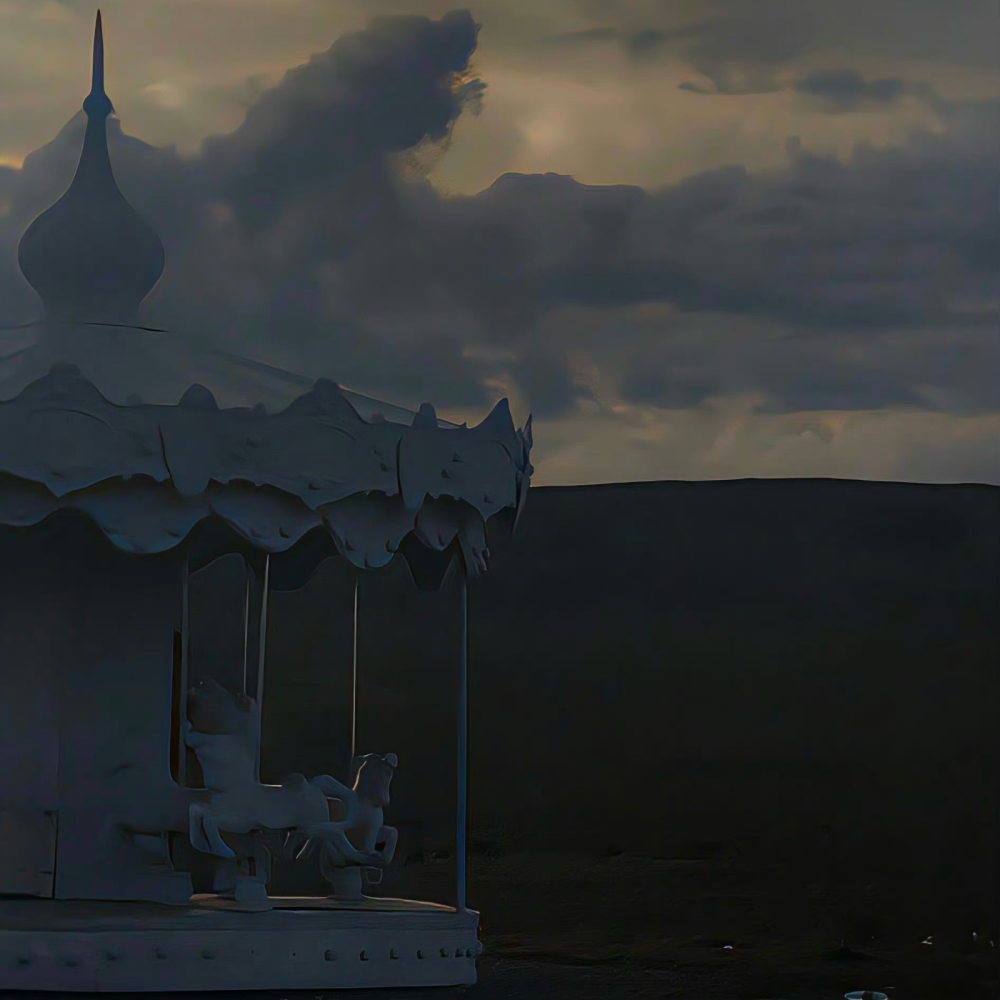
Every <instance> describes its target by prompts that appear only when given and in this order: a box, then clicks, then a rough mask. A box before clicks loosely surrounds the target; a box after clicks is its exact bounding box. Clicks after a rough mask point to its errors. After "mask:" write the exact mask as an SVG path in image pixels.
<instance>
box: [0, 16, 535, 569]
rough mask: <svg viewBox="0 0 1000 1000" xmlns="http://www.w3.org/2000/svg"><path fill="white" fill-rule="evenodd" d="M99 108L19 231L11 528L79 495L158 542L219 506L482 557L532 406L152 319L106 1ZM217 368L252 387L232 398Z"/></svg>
mask: <svg viewBox="0 0 1000 1000" xmlns="http://www.w3.org/2000/svg"><path fill="white" fill-rule="evenodd" d="M84 111H85V112H86V115H87V119H88V121H87V133H86V136H85V138H84V145H83V151H82V153H81V156H80V162H79V166H78V169H77V173H76V177H75V179H74V181H73V183H72V185H71V186H70V188H69V190H68V191H67V192H66V194H65V195H64V196H63V198H62V199H60V200H59V201H58V202H57V203H56V204H55V205H54V206H53V207H52V208H51V209H49V210H47V211H46V212H43V213H42V215H40V216H39V217H38V219H36V220H35V222H34V223H32V225H31V226H30V227H29V228H28V230H27V232H26V233H25V234H24V237H23V239H22V241H21V245H20V250H19V261H20V264H21V266H22V269H23V271H24V274H25V276H26V277H27V278H28V279H29V282H30V283H31V284H32V286H33V287H34V288H35V289H36V291H38V292H39V294H40V296H41V298H42V301H43V304H44V307H45V319H44V320H43V321H41V322H38V323H33V324H27V325H26V326H25V327H24V328H23V329H21V328H13V329H14V332H17V333H18V334H19V335H20V334H23V335H24V336H25V339H26V342H25V343H23V344H19V345H18V346H17V348H16V349H14V350H11V351H7V352H5V354H4V355H2V356H0V362H2V364H0V526H3V525H6V526H10V527H30V526H32V525H36V524H39V523H41V522H42V521H45V520H46V519H47V518H49V517H50V516H51V515H53V514H55V513H56V512H58V511H65V510H72V511H77V512H82V513H84V514H86V515H88V516H89V517H90V518H91V519H92V520H93V521H94V522H95V523H96V524H97V525H98V526H99V527H100V529H101V530H102V531H103V532H104V534H105V535H106V536H107V538H108V539H110V540H111V542H113V543H114V545H116V546H117V547H118V548H120V549H123V550H125V551H129V552H136V553H155V552H163V551H166V550H167V549H170V548H173V547H174V546H176V545H178V544H179V543H180V542H181V541H183V540H184V539H185V538H187V537H188V535H189V534H190V533H191V531H192V530H193V529H194V527H195V526H196V525H198V524H200V523H201V522H203V521H205V520H206V519H208V518H210V517H215V518H217V519H221V520H222V521H223V522H225V523H226V524H228V525H229V527H230V528H231V529H233V530H234V531H235V532H236V533H237V534H238V535H240V536H242V538H243V539H244V540H245V541H247V542H249V543H250V544H251V545H252V546H253V547H255V548H256V549H258V550H261V551H265V552H273V553H278V552H284V551H287V550H289V549H291V548H292V547H294V546H295V545H296V543H297V542H299V541H300V540H301V539H303V538H304V536H305V535H307V534H309V533H310V532H312V531H313V530H314V529H316V528H324V529H326V531H327V532H328V534H329V536H332V538H333V541H334V543H335V545H336V547H337V549H338V550H339V551H340V552H341V553H342V554H343V555H344V556H345V557H346V558H347V559H349V560H350V561H351V562H352V563H354V564H355V565H356V566H359V567H369V568H374V567H378V566H383V565H385V564H386V563H388V562H389V561H390V560H391V559H392V557H393V554H394V553H395V552H396V551H398V550H399V549H400V547H401V546H402V545H403V543H404V541H405V540H406V539H407V538H409V537H410V536H411V535H412V536H415V537H416V538H417V539H419V540H420V541H421V542H423V543H424V544H425V545H426V546H428V547H429V548H430V549H434V550H437V551H440V552H443V551H444V550H445V549H448V548H449V547H450V546H452V545H454V544H455V543H456V542H457V543H458V545H459V546H460V547H461V549H462V552H463V556H464V562H465V565H466V567H467V569H468V571H470V572H472V573H475V572H477V571H481V570H483V569H485V566H486V558H487V555H488V553H487V548H486V531H485V523H486V520H487V519H488V518H489V517H491V516H492V515H493V514H495V513H497V512H498V511H500V510H502V509H504V508H516V509H518V510H520V505H521V504H523V502H524V498H525V495H526V492H527V489H528V485H529V482H530V478H531V472H532V469H531V464H530V462H529V452H530V450H531V421H530V419H529V421H528V424H527V425H526V426H525V428H524V429H523V430H521V431H517V430H515V428H514V424H513V421H512V420H511V415H510V410H509V409H508V406H507V401H506V400H502V401H501V402H499V403H498V404H497V405H496V406H495V407H494V409H493V411H492V413H490V415H489V416H488V417H487V418H486V419H485V420H484V421H483V422H482V423H481V424H479V425H478V426H477V427H471V428H470V427H467V426H465V425H462V426H461V427H456V426H455V425H454V424H449V423H448V422H447V421H443V420H439V419H438V417H437V415H436V414H435V412H434V409H433V407H431V406H429V405H428V404H424V405H423V406H421V407H420V409H419V411H418V412H414V411H412V410H407V409H405V408H402V407H398V406H392V405H390V404H385V403H381V402H379V401H378V400H376V399H373V398H371V397H369V396H366V395H362V394H360V393H356V392H352V391H350V390H345V389H342V388H340V387H339V386H338V385H336V384H335V383H333V382H332V381H329V380H327V379H320V380H319V381H316V382H312V381H311V380H308V379H305V378H303V377H302V376H299V375H295V374H294V373H291V372H288V371H285V370H284V369H281V368H276V367H274V366H271V365H268V364H265V363H263V362H261V361H255V360H253V359H250V358H246V357H243V356H241V355H238V354H232V353H227V352H223V351H210V350H206V349H205V348H204V346H202V345H201V344H200V343H197V342H198V341H200V339H201V338H193V337H187V338H184V337H177V336H171V335H167V336H160V335H161V334H166V331H163V330H157V329H153V328H148V327H143V326H139V325H138V323H137V319H136V310H137V308H138V306H139V304H140V302H141V300H142V299H143V297H144V296H145V295H146V293H147V292H148V291H149V290H150V288H152V286H153V285H154V284H155V282H156V280H157V279H158V278H159V275H160V272H161V271H162V268H163V250H162V246H161V244H160V242H159V238H158V237H157V236H156V234H155V233H154V232H153V231H152V230H151V229H150V228H149V227H148V226H147V225H146V224H145V223H144V222H143V221H142V220H141V219H140V218H139V216H138V215H137V214H136V213H135V211H134V210H133V209H132V207H131V206H130V205H129V204H128V203H127V202H126V201H125V199H124V198H123V197H122V196H121V194H120V193H119V191H118V188H117V186H116V184H115V180H114V175H113V172H112V169H111V162H110V159H109V157H108V148H107V119H108V115H109V114H111V112H112V111H113V108H112V105H111V101H110V99H109V98H108V97H107V95H106V94H105V91H104V41H103V32H102V28H101V21H100V15H98V19H97V25H96V29H95V35H94V61H93V72H92V80H91V91H90V94H89V95H88V96H87V99H86V100H85V101H84ZM150 334H153V336H150ZM84 372H85V373H86V374H84ZM195 380H197V383H198V384H194V385H191V382H192V381H195ZM203 382H208V383H210V384H211V385H212V386H213V388H214V389H215V390H216V391H217V392H219V394H220V396H221V397H222V398H223V399H224V401H225V402H227V403H239V404H242V405H234V406H231V407H228V408H221V407H220V406H219V405H218V403H217V401H216V397H215V396H214V395H213V394H212V392H211V391H210V390H209V389H208V388H206V387H205V386H204V385H203V384H201V383H203ZM185 389H186V391H184V390H185ZM182 392H183V395H181V393H182ZM178 397H180V401H179V402H177V403H175V401H176V400H177V399H178ZM258 400H266V404H267V406H268V407H270V409H271V411H272V412H268V410H267V409H265V405H264V402H257V401H258ZM250 403H256V405H252V406H251V405H247V404H250ZM411 568H412V567H411Z"/></svg>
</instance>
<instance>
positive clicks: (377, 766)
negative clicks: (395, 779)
mask: <svg viewBox="0 0 1000 1000" xmlns="http://www.w3.org/2000/svg"><path fill="white" fill-rule="evenodd" d="M355 763H356V765H357V778H356V779H355V781H354V791H355V794H356V795H357V796H358V799H359V800H360V801H362V802H368V803H371V805H374V806H387V805H388V804H389V785H390V784H392V776H393V774H394V773H395V771H396V768H397V767H398V765H399V761H398V759H397V758H396V755H395V754H394V753H387V754H386V755H385V756H384V757H383V756H381V755H380V754H377V753H369V754H365V756H364V757H359V758H358V759H357V761H356V762H355Z"/></svg>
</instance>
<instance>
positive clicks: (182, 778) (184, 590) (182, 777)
mask: <svg viewBox="0 0 1000 1000" xmlns="http://www.w3.org/2000/svg"><path fill="white" fill-rule="evenodd" d="M181 574H182V575H181V651H180V652H181V656H180V660H181V662H180V677H179V678H178V682H177V686H178V690H177V692H176V698H177V715H178V721H179V723H180V727H179V729H178V731H177V734H176V736H177V784H178V785H180V786H181V788H184V787H186V786H187V746H186V744H185V743H184V736H183V733H184V724H185V723H186V722H187V695H188V686H189V681H188V648H189V646H190V645H191V599H190V587H189V583H188V582H189V580H190V578H191V564H190V562H189V560H188V558H187V556H185V558H184V565H183V566H182V567H181Z"/></svg>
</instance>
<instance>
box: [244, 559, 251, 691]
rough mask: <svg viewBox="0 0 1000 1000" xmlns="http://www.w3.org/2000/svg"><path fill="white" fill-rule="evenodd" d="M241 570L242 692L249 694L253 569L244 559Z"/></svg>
mask: <svg viewBox="0 0 1000 1000" xmlns="http://www.w3.org/2000/svg"><path fill="white" fill-rule="evenodd" d="M243 571H244V573H245V574H246V586H245V587H244V588H243V693H244V694H245V695H249V694H250V689H249V687H248V686H247V681H249V680H250V662H249V661H250V577H251V574H252V573H253V570H252V569H251V568H250V563H249V562H247V561H246V560H245V559H244V561H243Z"/></svg>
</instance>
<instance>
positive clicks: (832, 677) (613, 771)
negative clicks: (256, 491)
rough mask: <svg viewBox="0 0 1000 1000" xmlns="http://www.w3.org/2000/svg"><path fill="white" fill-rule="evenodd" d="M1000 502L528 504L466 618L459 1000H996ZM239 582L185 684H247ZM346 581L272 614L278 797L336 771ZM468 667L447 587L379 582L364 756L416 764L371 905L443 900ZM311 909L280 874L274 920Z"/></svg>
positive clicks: (691, 487) (619, 491)
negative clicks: (466, 926) (298, 904)
mask: <svg viewBox="0 0 1000 1000" xmlns="http://www.w3.org/2000/svg"><path fill="white" fill-rule="evenodd" d="M998 499H1000V491H998V490H997V489H996V488H992V487H983V486H909V485H902V484H878V483H858V482H841V481H827V480H808V481H775V480H771V481H740V482H729V483H690V484H689V483H652V484H638V485H617V486H606V487H579V488H548V489H533V490H532V492H531V496H530V498H529V501H528V510H527V511H526V514H525V517H524V520H523V522H522V527H521V529H520V530H519V533H518V537H517V538H516V539H514V540H513V541H512V540H511V539H510V538H509V532H505V531H503V530H498V531H494V532H493V534H492V536H491V547H492V549H493V552H494V559H493V565H492V567H491V572H490V574H489V575H488V576H487V577H485V578H483V579H479V580H476V581H474V582H473V584H472V585H471V587H470V594H469V608H470V616H471V624H470V646H471V649H470V657H469V671H470V754H471V756H470V825H471V837H472V841H471V845H472V848H473V856H472V859H471V865H470V867H471V872H470V885H469V902H470V905H472V906H473V907H475V908H477V909H479V910H481V912H482V936H483V940H484V942H485V945H486V949H487V950H486V954H485V956H484V958H483V959H482V961H481V963H480V971H481V982H480V984H479V985H478V986H476V987H474V988H471V989H469V990H467V991H465V994H466V995H468V996H470V997H500V996H514V997H516V996H524V997H529V996H530V997H543V996H549V997H555V996H567V997H569V996H573V997H598V996H601V997H605V996H606V997H624V996H643V997H646V996H648V997H654V996H655V997H660V996H663V997H666V996H676V997H698V998H706V1000H708V998H717V997H718V998H729V997H731V998H743V997H746V998H758V1000H763V998H774V1000H780V998H785V1000H795V998H802V1000H805V998H819V997H840V996H843V994H844V993H845V992H847V990H849V989H868V988H875V989H879V988H881V989H883V990H884V991H885V992H886V993H888V994H889V995H890V996H891V997H893V998H894V1000H896V998H898V1000H914V998H926V1000H938V998H950V1000H961V998H967V997H983V998H986V997H989V998H995V997H996V996H997V962H996V951H995V948H994V947H992V946H991V944H990V941H991V940H992V941H994V942H995V941H996V940H997V923H998V917H997V900H998V881H997V843H998V842H997V827H998V811H1000V810H998V803H1000V797H998V768H997V764H998V744H997V726H996V720H997V707H998V677H1000V670H998V664H1000V655H998V654H1000V644H998V637H1000V631H998V628H997V626H998V624H1000V615H998V611H1000V572H998V571H1000V520H998V514H1000V507H998ZM232 558H233V559H236V564H237V565H239V560H238V559H237V558H236V557H232ZM212 574H215V576H214V578H213V577H212ZM225 576H226V570H225V566H224V565H223V564H222V563H217V564H216V565H215V567H213V568H211V569H210V570H209V571H207V572H206V575H205V576H203V577H202V578H201V579H200V580H199V579H195V580H194V581H193V582H192V586H191V602H192V615H193V616H194V617H193V620H192V653H191V665H192V672H193V674H194V675H195V676H196V675H197V674H198V673H199V671H200V672H202V673H204V672H207V671H208V670H209V669H211V670H212V671H213V672H215V673H217V674H221V676H219V679H220V680H222V681H223V682H226V680H227V678H226V676H225V674H226V671H227V670H229V669H230V668H232V670H231V672H239V671H241V670H242V666H241V659H240V658H241V653H240V642H241V639H242V622H241V618H240V610H239V609H240V603H239V602H240V595H241V593H242V591H241V586H242V584H240V582H239V581H238V579H236V578H235V577H234V578H233V579H232V580H230V583H231V584H232V585H233V586H232V588H231V589H232V594H231V595H228V596H226V595H227V594H228V592H227V591H225V590H218V589H216V588H218V587H219V586H220V585H221V584H224V583H225ZM352 580H353V577H352V575H351V572H350V571H349V570H348V569H347V568H346V567H345V565H344V564H343V563H342V562H341V561H340V560H337V559H333V560H330V561H328V562H327V563H325V564H323V566H322V567H321V569H320V570H319V571H318V572H317V573H316V575H315V576H314V577H313V579H312V581H311V582H310V584H309V585H308V586H307V587H306V588H305V589H304V590H300V591H296V592H293V593H283V594H275V595H274V597H273V600H272V605H271V611H270V618H269V640H268V656H267V663H268V672H267V678H266V684H265V697H264V721H263V738H264V747H263V766H264V771H265V774H264V777H265V778H266V779H270V780H275V779H278V778H280V777H282V776H283V775H285V774H287V773H289V772H291V771H302V772H305V773H307V774H313V773H319V772H323V771H328V772H330V773H334V774H342V773H343V771H344V768H345V764H346V760H347V756H348V732H349V672H350V655H351V620H352V601H353V594H352ZM210 592H213V593H214V597H213V598H212V600H209V598H208V594H209V593H210ZM459 635H460V633H459V623H458V592H457V589H456V586H455V581H454V580H452V581H451V584H450V585H449V586H448V587H447V588H446V589H445V591H444V592H442V593H439V594H427V593H422V592H418V591H416V590H415V589H414V587H413V586H412V583H411V582H410V580H409V577H408V575H407V571H406V568H405V566H403V565H402V564H401V562H400V561H397V563H394V565H393V566H391V567H390V568H388V569H387V570H384V571H376V572H374V573H370V574H367V575H366V576H364V578H363V579H362V581H361V591H360V639H359V663H360V718H359V750H360V751H363V752H367V751H373V750H378V751H380V752H386V751H389V750H392V751H395V752H396V753H397V754H398V755H399V757H400V767H399V770H398V774H397V776H396V779H395V782H394V785H393V802H392V805H391V807H390V816H391V821H392V822H394V823H396V824H397V825H399V826H400V829H401V842H400V847H399V854H398V861H397V863H396V865H395V866H394V869H393V871H391V873H390V874H389V875H388V876H387V878H386V881H385V883H384V884H383V886H382V887H381V889H380V892H382V893H385V894H390V895H403V894H414V895H419V896H421V897H422V898H430V899H436V900H438V901H441V902H451V900H452V887H453V885H454V867H453V860H452V856H451V854H452V850H453V843H454V832H453V831H454V787H455V763H454V762H455V723H454V718H455V714H454V696H455V677H456V666H457V656H458V649H459ZM230 661H231V662H230ZM227 664H228V665H227ZM234 675H235V674H234ZM309 889H316V890H320V883H318V881H316V879H315V875H314V873H309V872H301V871H299V872H294V871H288V870H282V869H281V868H280V867H279V868H278V869H277V871H276V875H275V881H274V884H273V886H272V891H274V892H279V893H280V892H291V891H301V890H309ZM320 891H321V890H320ZM973 932H975V933H976V934H977V935H978V943H975V944H974V943H973V937H972V935H973ZM928 935H930V936H931V941H932V943H929V944H921V942H922V941H924V940H926V939H927V938H928ZM727 944H731V945H732V946H733V947H732V949H731V950H730V949H726V948H725V947H724V946H725V945H727ZM889 987H892V989H889ZM367 995H368V996H369V997H372V996H373V995H372V994H370V993H369V994H367ZM411 995H416V994H411ZM440 995H457V994H455V991H450V992H449V991H445V992H444V993H441V994H440Z"/></svg>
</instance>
